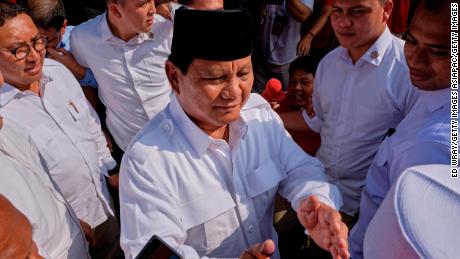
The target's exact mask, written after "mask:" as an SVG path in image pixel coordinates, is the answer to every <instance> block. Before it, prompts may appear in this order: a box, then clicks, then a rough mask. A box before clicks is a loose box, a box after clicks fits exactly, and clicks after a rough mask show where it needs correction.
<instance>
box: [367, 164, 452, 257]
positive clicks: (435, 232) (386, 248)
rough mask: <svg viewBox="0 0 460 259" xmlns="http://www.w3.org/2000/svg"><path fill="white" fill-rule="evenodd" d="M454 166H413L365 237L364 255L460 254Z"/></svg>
mask: <svg viewBox="0 0 460 259" xmlns="http://www.w3.org/2000/svg"><path fill="white" fill-rule="evenodd" d="M450 169H451V167H450V166H448V165H423V166H415V167H410V168H408V169H407V170H406V171H405V172H404V173H403V174H402V175H401V176H400V177H399V178H398V180H397V181H396V182H395V183H394V184H393V186H392V188H391V189H390V191H389V193H388V194H387V196H386V197H385V199H384V200H383V202H382V204H381V206H380V208H379V209H378V210H377V212H376V214H375V216H374V218H373V219H372V221H371V222H370V223H369V226H368V228H367V231H366V235H365V237H364V258H371V259H379V258H385V259H391V258H398V259H399V258H403V259H411V258H434V259H449V258H452V259H454V258H455V259H458V258H460V180H459V179H458V178H457V179H455V178H451V177H450Z"/></svg>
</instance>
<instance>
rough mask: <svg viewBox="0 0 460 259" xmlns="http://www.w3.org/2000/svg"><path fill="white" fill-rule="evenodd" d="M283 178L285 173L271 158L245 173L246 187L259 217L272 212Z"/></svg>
mask: <svg viewBox="0 0 460 259" xmlns="http://www.w3.org/2000/svg"><path fill="white" fill-rule="evenodd" d="M284 178H286V173H285V172H284V170H282V169H281V167H280V165H279V164H278V163H275V162H274V161H273V160H270V161H267V162H266V163H264V164H263V165H261V166H260V167H258V168H257V169H256V170H254V171H252V172H250V173H248V174H247V175H246V184H247V186H246V188H247V191H248V193H249V196H250V197H251V199H252V200H253V204H254V207H255V209H256V211H257V213H258V216H259V218H262V217H263V216H264V215H265V214H266V213H271V212H272V210H273V204H274V199H275V195H276V193H277V192H278V186H279V183H280V182H281V181H282V180H283V179H284Z"/></svg>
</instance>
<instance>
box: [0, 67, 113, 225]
mask: <svg viewBox="0 0 460 259" xmlns="http://www.w3.org/2000/svg"><path fill="white" fill-rule="evenodd" d="M40 94H41V96H37V95H35V94H34V93H32V92H31V91H23V92H21V91H19V90H18V89H16V88H15V87H13V86H11V85H9V84H4V85H3V86H2V87H1V89H0V114H1V115H2V116H3V117H6V118H9V119H10V120H12V121H14V122H15V123H17V124H19V125H21V126H22V127H23V128H25V130H26V131H27V134H28V135H30V137H31V139H32V141H33V142H34V144H35V145H36V146H37V149H38V152H40V156H41V157H42V159H43V160H44V161H45V164H46V167H47V169H48V171H49V173H50V174H51V177H52V178H53V180H54V181H55V182H56V183H57V184H58V185H59V187H60V189H61V191H62V193H63V195H64V197H65V198H66V200H67V201H68V202H69V203H70V205H71V206H72V208H73V209H74V210H75V212H76V214H77V216H78V217H79V218H80V219H81V220H83V221H85V222H87V223H88V224H89V225H90V226H91V227H96V226H98V225H99V224H101V223H102V222H104V221H105V220H106V219H107V217H108V216H109V215H112V214H113V212H112V209H111V206H110V204H111V199H110V196H109V194H108V190H107V186H106V183H105V179H104V174H106V173H107V170H110V169H113V168H114V167H115V166H116V162H115V161H114V160H113V158H112V157H111V155H110V152H109V150H108V148H107V142H106V140H105V136H104V134H103V133H102V130H101V126H100V122H99V119H98V118H97V115H96V113H95V111H94V110H93V109H92V108H91V106H90V105H89V104H88V102H87V100H86V98H85V96H84V95H83V92H82V90H81V87H80V85H79V84H78V82H77V81H76V79H75V77H74V76H73V75H72V74H71V73H70V71H69V70H67V69H66V68H65V67H64V66H63V65H61V64H60V63H58V62H55V61H52V60H48V59H45V65H44V67H43V76H42V78H41V80H40Z"/></svg>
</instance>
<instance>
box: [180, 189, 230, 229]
mask: <svg viewBox="0 0 460 259" xmlns="http://www.w3.org/2000/svg"><path fill="white" fill-rule="evenodd" d="M234 207H235V202H234V201H233V199H232V197H231V196H230V193H228V191H226V190H224V189H214V190H212V191H209V192H206V193H205V194H203V195H201V196H200V197H198V198H196V199H194V200H192V201H189V202H187V203H184V204H182V205H181V213H182V220H183V223H184V225H185V227H186V229H190V228H192V227H194V226H197V225H200V224H203V223H205V222H207V221H209V220H211V219H213V218H215V217H217V216H219V215H220V214H222V213H224V212H226V211H228V210H230V209H232V208H234Z"/></svg>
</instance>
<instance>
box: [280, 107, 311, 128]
mask: <svg viewBox="0 0 460 259" xmlns="http://www.w3.org/2000/svg"><path fill="white" fill-rule="evenodd" d="M279 116H280V118H281V120H282V121H283V124H284V127H285V128H286V129H287V130H293V131H313V132H315V131H314V130H312V129H311V128H310V127H309V126H308V124H307V122H306V121H305V114H303V111H290V112H283V113H279ZM307 116H308V115H307Z"/></svg>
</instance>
